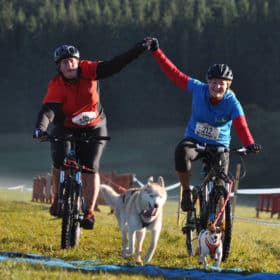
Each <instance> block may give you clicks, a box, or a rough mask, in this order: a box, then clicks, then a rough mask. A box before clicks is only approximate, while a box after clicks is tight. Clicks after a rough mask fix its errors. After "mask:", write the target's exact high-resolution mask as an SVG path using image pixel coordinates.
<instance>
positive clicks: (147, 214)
mask: <svg viewBox="0 0 280 280" xmlns="http://www.w3.org/2000/svg"><path fill="white" fill-rule="evenodd" d="M156 213H157V208H156V207H154V208H150V209H149V210H143V212H142V214H143V216H144V217H151V216H155V215H156Z"/></svg>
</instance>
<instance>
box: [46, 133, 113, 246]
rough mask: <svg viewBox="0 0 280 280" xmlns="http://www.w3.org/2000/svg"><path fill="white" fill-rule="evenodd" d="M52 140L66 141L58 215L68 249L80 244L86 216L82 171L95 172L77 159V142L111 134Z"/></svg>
mask: <svg viewBox="0 0 280 280" xmlns="http://www.w3.org/2000/svg"><path fill="white" fill-rule="evenodd" d="M49 140H50V141H54V142H65V143H66V157H65V159H64V163H63V166H62V168H61V169H60V186H59V191H58V217H60V218H62V226H61V248H62V249H67V248H70V247H75V246H77V245H78V243H79V240H80V234H81V229H80V225H81V223H82V221H83V218H84V213H85V201H84V197H83V188H82V179H81V175H82V171H84V170H86V171H87V172H93V171H92V170H91V169H89V168H87V167H85V166H82V165H81V164H80V163H79V161H78V159H77V147H78V146H77V145H76V143H77V142H79V143H83V142H89V141H91V140H95V141H100V140H110V137H109V136H98V137H96V136H90V135H87V134H84V135H82V136H80V137H77V136H74V135H73V134H71V135H70V134H68V135H66V136H64V137H55V136H49Z"/></svg>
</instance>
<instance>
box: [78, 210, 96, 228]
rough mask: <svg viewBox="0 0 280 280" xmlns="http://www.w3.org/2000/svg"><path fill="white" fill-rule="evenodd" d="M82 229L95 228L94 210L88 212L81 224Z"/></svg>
mask: <svg viewBox="0 0 280 280" xmlns="http://www.w3.org/2000/svg"><path fill="white" fill-rule="evenodd" d="M81 227H82V228H84V229H93V228H94V214H93V211H92V210H86V211H85V215H84V219H83V220H82V222H81Z"/></svg>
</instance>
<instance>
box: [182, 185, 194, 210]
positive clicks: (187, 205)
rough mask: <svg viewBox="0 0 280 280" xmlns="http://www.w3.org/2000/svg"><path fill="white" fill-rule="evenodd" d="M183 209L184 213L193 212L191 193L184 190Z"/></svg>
mask: <svg viewBox="0 0 280 280" xmlns="http://www.w3.org/2000/svg"><path fill="white" fill-rule="evenodd" d="M181 209H182V210H183V211H190V210H192V198H191V191H190V190H187V189H184V190H183V194H182V200H181Z"/></svg>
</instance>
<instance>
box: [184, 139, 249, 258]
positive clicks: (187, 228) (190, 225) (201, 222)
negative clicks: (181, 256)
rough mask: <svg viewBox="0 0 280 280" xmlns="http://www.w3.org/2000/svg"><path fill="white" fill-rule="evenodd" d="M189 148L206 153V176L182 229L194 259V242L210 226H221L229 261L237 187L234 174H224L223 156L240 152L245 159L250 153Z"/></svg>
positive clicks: (194, 194) (194, 193)
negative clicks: (232, 204) (232, 202)
mask: <svg viewBox="0 0 280 280" xmlns="http://www.w3.org/2000/svg"><path fill="white" fill-rule="evenodd" d="M188 146H189V147H192V148H195V149H196V150H197V151H198V152H203V157H202V172H203V176H202V182H201V184H200V185H198V186H193V187H192V188H191V194H192V198H193V199H192V207H191V208H192V209H191V210H190V211H188V212H187V215H186V223H185V225H184V226H183V227H182V231H183V234H186V248H187V253H188V254H189V255H190V256H194V255H195V253H196V252H195V245H194V240H195V239H197V237H198V235H199V233H200V231H201V230H205V229H206V228H207V227H208V226H210V225H212V226H216V225H217V226H219V227H220V228H221V230H222V231H223V238H222V239H223V258H222V261H225V260H226V259H227V257H228V255H229V252H230V245H231V235H232V223H233V218H232V206H231V201H230V196H231V193H232V191H233V188H234V178H233V176H232V175H231V174H226V173H225V172H224V170H223V167H222V166H221V162H220V160H219V154H220V153H224V152H229V153H237V154H238V155H240V156H241V159H242V156H244V155H246V154H247V152H248V151H247V149H246V148H244V147H242V148H236V149H230V148H227V147H223V146H209V145H199V144H188ZM242 163H243V160H242ZM243 166H244V163H243ZM244 175H245V174H244ZM221 182H223V183H222V184H221Z"/></svg>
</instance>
